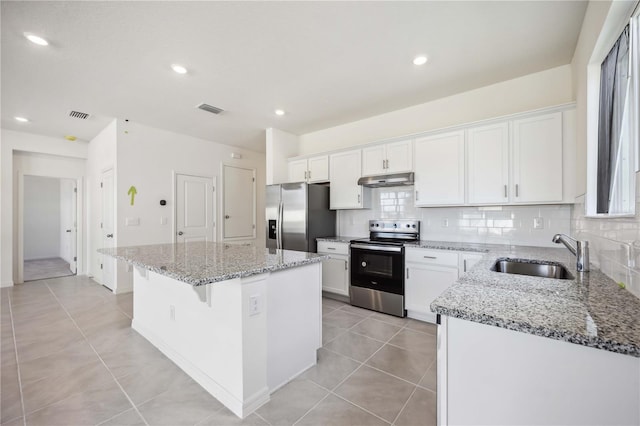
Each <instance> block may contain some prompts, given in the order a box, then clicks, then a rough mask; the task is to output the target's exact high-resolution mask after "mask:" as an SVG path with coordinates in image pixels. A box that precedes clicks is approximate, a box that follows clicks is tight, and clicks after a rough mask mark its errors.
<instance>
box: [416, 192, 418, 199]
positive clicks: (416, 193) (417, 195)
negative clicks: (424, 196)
mask: <svg viewBox="0 0 640 426" xmlns="http://www.w3.org/2000/svg"><path fill="white" fill-rule="evenodd" d="M416 201H418V191H416Z"/></svg>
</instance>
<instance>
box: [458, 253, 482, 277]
mask: <svg viewBox="0 0 640 426" xmlns="http://www.w3.org/2000/svg"><path fill="white" fill-rule="evenodd" d="M482 256H484V254H480V253H466V252H462V253H460V266H459V268H458V269H460V275H462V274H464V273H465V272H467V271H468V270H469V269H471V268H473V265H475V264H476V263H478V261H479V260H480V259H482Z"/></svg>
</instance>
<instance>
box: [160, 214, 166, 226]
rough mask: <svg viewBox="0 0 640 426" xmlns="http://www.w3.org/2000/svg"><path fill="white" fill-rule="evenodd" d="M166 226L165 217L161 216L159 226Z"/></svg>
mask: <svg viewBox="0 0 640 426" xmlns="http://www.w3.org/2000/svg"><path fill="white" fill-rule="evenodd" d="M166 224H167V218H166V217H164V216H162V217H161V218H160V225H166Z"/></svg>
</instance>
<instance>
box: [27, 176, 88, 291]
mask: <svg viewBox="0 0 640 426" xmlns="http://www.w3.org/2000/svg"><path fill="white" fill-rule="evenodd" d="M23 185H24V192H23V194H24V195H23V210H22V214H23V217H22V223H23V280H24V281H25V282H26V281H35V280H42V279H47V278H58V277H65V276H71V275H75V274H76V272H77V253H76V250H77V236H78V232H77V217H76V214H77V186H76V181H75V180H74V179H65V178H55V177H45V176H33V175H24V183H23Z"/></svg>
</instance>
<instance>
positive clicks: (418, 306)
mask: <svg viewBox="0 0 640 426" xmlns="http://www.w3.org/2000/svg"><path fill="white" fill-rule="evenodd" d="M405 268H406V271H405V273H406V280H405V301H404V303H405V309H406V310H407V316H408V317H410V318H415V319H419V320H422V321H428V322H431V323H434V324H435V322H436V314H434V313H433V312H431V309H430V308H429V306H430V305H431V302H433V301H434V299H435V298H436V297H438V296H439V295H440V294H441V293H442V292H443V291H444V290H446V289H447V288H448V287H450V286H452V285H453V284H454V283H455V282H456V280H457V279H458V253H457V252H452V251H446V250H445V251H443V250H428V249H410V248H408V249H406V256H405Z"/></svg>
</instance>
